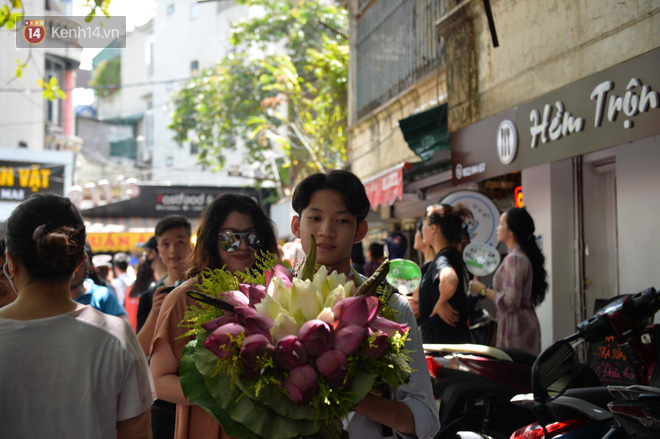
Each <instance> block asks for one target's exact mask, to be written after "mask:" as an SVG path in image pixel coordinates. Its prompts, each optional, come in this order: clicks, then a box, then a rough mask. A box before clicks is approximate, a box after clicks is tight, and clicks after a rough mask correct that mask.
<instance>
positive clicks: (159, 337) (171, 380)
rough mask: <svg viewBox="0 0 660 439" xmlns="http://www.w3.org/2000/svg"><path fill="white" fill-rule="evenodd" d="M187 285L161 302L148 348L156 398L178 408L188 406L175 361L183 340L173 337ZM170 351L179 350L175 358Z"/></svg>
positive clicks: (179, 329) (184, 341)
mask: <svg viewBox="0 0 660 439" xmlns="http://www.w3.org/2000/svg"><path fill="white" fill-rule="evenodd" d="M189 286H190V285H186V284H183V285H181V286H179V287H178V288H176V289H175V290H174V291H172V292H171V293H169V294H168V295H167V297H166V298H165V300H164V301H163V305H162V307H161V310H160V312H159V313H158V320H157V322H156V332H155V335H154V340H153V342H152V347H151V374H152V375H153V378H154V386H155V387H156V394H157V395H158V398H159V399H162V400H165V401H169V402H172V403H175V404H182V405H190V402H189V401H188V400H187V399H186V397H185V396H184V394H183V389H182V388H181V382H180V381H179V360H180V358H181V355H182V351H183V346H185V344H186V340H181V339H178V340H177V337H179V335H181V334H182V333H183V332H182V328H179V327H178V324H179V322H180V321H181V319H182V318H183V316H184V314H185V309H186V300H185V298H186V297H187V296H186V295H185V289H186V288H188V287H189ZM174 350H177V351H179V352H178V356H177V355H175V351H174Z"/></svg>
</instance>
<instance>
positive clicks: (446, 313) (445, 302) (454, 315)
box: [431, 267, 459, 326]
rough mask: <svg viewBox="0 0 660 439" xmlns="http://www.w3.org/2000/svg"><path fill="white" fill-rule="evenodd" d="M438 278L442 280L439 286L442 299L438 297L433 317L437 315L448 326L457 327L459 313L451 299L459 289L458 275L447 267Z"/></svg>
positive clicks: (432, 313)
mask: <svg viewBox="0 0 660 439" xmlns="http://www.w3.org/2000/svg"><path fill="white" fill-rule="evenodd" d="M438 277H439V279H440V284H439V285H438V289H439V290H440V297H438V301H437V302H436V304H435V306H434V307H433V311H432V312H431V316H433V315H436V314H437V315H438V316H440V318H441V319H442V320H444V321H445V323H447V324H448V325H450V326H456V323H457V322H458V318H459V313H458V311H456V310H455V309H454V308H453V307H452V306H451V305H450V304H449V299H451V298H452V297H453V296H454V293H455V292H456V290H457V289H458V275H457V274H456V271H455V270H454V269H453V268H451V267H445V268H443V269H442V270H441V271H440V274H439V275H438Z"/></svg>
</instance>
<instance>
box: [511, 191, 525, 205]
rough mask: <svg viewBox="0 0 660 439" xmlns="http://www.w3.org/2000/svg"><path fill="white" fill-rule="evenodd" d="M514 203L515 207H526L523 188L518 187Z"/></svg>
mask: <svg viewBox="0 0 660 439" xmlns="http://www.w3.org/2000/svg"><path fill="white" fill-rule="evenodd" d="M513 203H514V206H515V207H524V206H525V203H524V202H523V190H522V186H518V187H517V188H516V190H515V192H514V196H513Z"/></svg>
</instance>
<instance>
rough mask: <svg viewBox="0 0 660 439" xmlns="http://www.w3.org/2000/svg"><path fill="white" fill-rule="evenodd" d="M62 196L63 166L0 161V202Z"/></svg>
mask: <svg viewBox="0 0 660 439" xmlns="http://www.w3.org/2000/svg"><path fill="white" fill-rule="evenodd" d="M41 192H50V193H53V194H58V195H63V194H64V165H58V164H52V163H32V162H14V161H6V160H2V161H0V201H19V202H20V201H23V200H26V199H28V198H29V197H30V195H32V194H36V193H41Z"/></svg>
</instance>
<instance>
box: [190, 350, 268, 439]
mask: <svg viewBox="0 0 660 439" xmlns="http://www.w3.org/2000/svg"><path fill="white" fill-rule="evenodd" d="M200 344H201V345H202V346H203V345H204V343H203V342H202V343H200ZM196 345H197V340H193V341H191V342H189V343H188V344H187V345H186V347H185V348H184V351H183V356H182V357H181V362H180V363H179V375H180V377H181V387H182V388H183V394H184V395H185V396H186V398H188V400H189V401H190V402H191V403H193V404H195V405H198V406H200V407H201V408H203V409H204V410H205V411H206V412H207V413H208V414H210V415H211V416H213V417H214V418H215V419H216V420H217V421H218V422H219V423H220V425H222V427H223V428H224V429H225V431H226V432H227V434H229V435H230V436H238V437H241V438H243V439H262V437H261V436H259V435H257V434H255V433H254V432H252V431H251V430H249V429H248V428H246V427H245V426H243V425H241V424H240V423H239V422H236V421H234V420H233V419H231V417H230V416H229V415H228V414H227V412H225V411H224V410H223V409H222V408H220V406H219V405H218V404H217V402H216V399H215V398H214V397H213V396H212V395H211V393H209V391H208V389H207V388H206V384H205V382H204V381H205V379H204V377H203V376H202V375H201V374H200V373H199V371H198V370H197V367H196V366H195V356H194V352H195V348H196ZM226 390H227V393H228V394H229V393H235V394H236V395H235V397H238V396H239V395H240V392H238V391H237V390H236V389H233V390H232V389H230V388H229V386H227V389H226ZM228 397H229V398H231V397H230V396H228Z"/></svg>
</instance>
